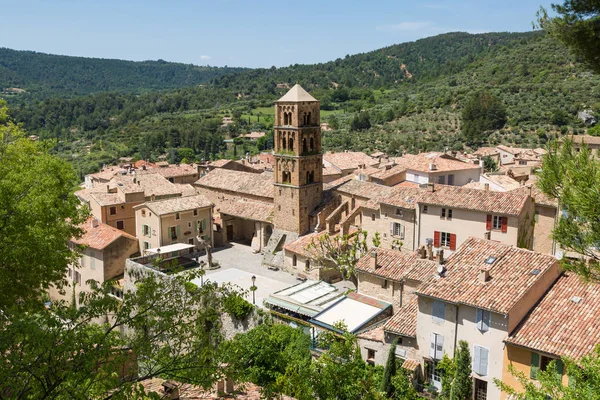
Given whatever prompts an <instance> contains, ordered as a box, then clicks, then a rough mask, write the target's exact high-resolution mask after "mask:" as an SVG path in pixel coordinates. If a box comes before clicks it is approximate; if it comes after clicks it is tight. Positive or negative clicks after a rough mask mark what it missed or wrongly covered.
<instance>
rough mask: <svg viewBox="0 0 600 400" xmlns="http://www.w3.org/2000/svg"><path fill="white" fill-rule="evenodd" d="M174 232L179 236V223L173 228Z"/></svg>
mask: <svg viewBox="0 0 600 400" xmlns="http://www.w3.org/2000/svg"><path fill="white" fill-rule="evenodd" d="M175 232H176V233H175V234H176V235H177V237H179V225H177V227H176V228H175Z"/></svg>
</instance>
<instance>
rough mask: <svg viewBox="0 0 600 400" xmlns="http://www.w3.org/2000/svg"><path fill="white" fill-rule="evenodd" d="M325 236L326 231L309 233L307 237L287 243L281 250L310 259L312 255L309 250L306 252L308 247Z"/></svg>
mask: <svg viewBox="0 0 600 400" xmlns="http://www.w3.org/2000/svg"><path fill="white" fill-rule="evenodd" d="M326 234H327V231H321V232H313V233H309V234H308V235H304V236H300V237H299V238H298V239H296V240H294V241H293V242H290V243H287V244H286V245H285V246H283V248H284V249H285V250H287V251H290V252H292V253H296V254H300V255H302V256H305V257H311V256H312V255H313V254H312V251H311V250H308V246H310V244H311V243H312V242H313V240H314V241H315V242H316V241H317V240H318V239H319V238H320V237H323V236H325V235H326Z"/></svg>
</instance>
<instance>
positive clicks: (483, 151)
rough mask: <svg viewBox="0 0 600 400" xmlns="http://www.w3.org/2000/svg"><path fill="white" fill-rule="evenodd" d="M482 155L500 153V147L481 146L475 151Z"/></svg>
mask: <svg viewBox="0 0 600 400" xmlns="http://www.w3.org/2000/svg"><path fill="white" fill-rule="evenodd" d="M473 154H475V155H478V156H480V157H486V156H492V155H495V154H499V152H498V149H497V148H495V147H480V148H478V149H477V150H475V152H474V153H473Z"/></svg>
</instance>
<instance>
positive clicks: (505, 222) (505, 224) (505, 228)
mask: <svg viewBox="0 0 600 400" xmlns="http://www.w3.org/2000/svg"><path fill="white" fill-rule="evenodd" d="M507 231H508V217H502V233H506V232H507Z"/></svg>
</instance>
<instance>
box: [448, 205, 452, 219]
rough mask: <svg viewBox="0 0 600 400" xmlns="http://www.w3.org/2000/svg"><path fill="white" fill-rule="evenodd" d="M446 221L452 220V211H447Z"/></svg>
mask: <svg viewBox="0 0 600 400" xmlns="http://www.w3.org/2000/svg"><path fill="white" fill-rule="evenodd" d="M448 219H452V209H451V208H449V209H448Z"/></svg>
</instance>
